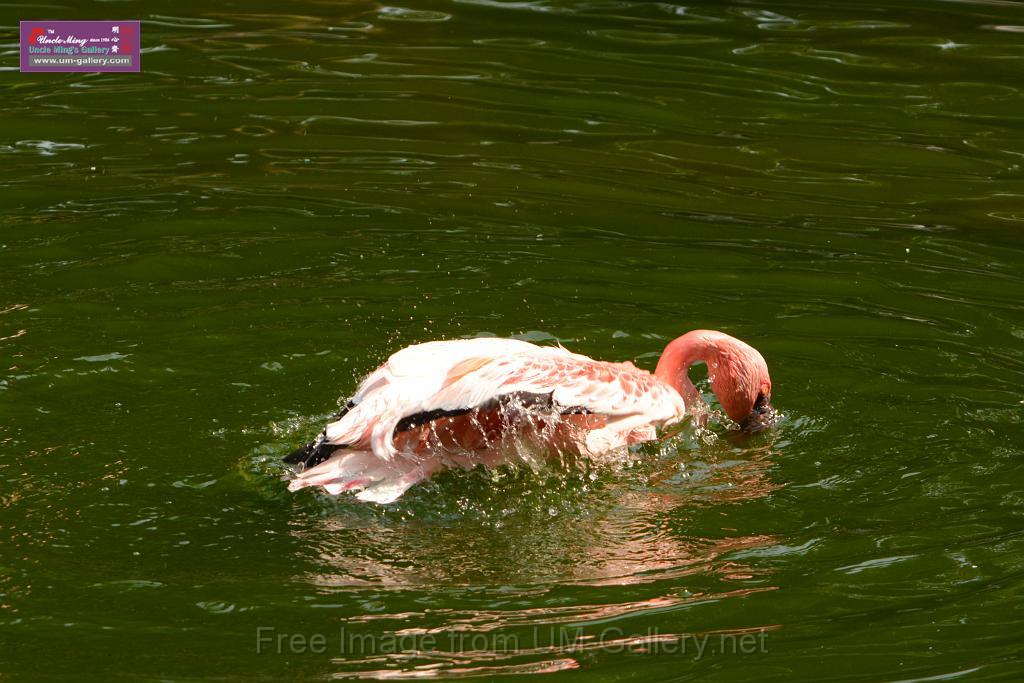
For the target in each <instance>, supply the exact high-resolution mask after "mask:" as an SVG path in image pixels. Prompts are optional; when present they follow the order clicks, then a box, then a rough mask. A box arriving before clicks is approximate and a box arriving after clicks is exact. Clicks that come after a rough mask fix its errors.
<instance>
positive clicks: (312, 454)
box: [284, 432, 344, 470]
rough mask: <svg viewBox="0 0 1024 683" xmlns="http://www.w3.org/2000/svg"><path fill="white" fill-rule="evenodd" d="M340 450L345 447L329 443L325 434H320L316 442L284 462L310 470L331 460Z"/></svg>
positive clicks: (293, 453)
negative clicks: (332, 455)
mask: <svg viewBox="0 0 1024 683" xmlns="http://www.w3.org/2000/svg"><path fill="white" fill-rule="evenodd" d="M339 448H344V446H343V445H338V444H333V443H327V440H326V439H325V438H324V433H323V432H320V435H319V436H317V437H316V439H315V440H313V441H310V442H309V443H307V444H306V445H305V446H303V447H302V448H299V449H297V450H295V451H292V452H291V453H290V454H289V455H287V456H286V457H285V458H284V462H286V463H288V464H289V465H302V467H303V468H304V469H307V470H308V469H309V468H311V467H315V466H316V465H319V464H320V463H322V462H323V461H325V460H327V459H328V458H330V457H331V454H333V453H334V452H335V451H336V450H338V449H339Z"/></svg>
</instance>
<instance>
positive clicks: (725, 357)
mask: <svg viewBox="0 0 1024 683" xmlns="http://www.w3.org/2000/svg"><path fill="white" fill-rule="evenodd" d="M699 361H703V362H704V363H706V364H707V366H708V379H709V380H710V382H711V390H712V391H713V392H714V393H715V397H716V398H717V399H718V402H719V404H721V406H722V409H723V410H725V413H726V414H727V415H728V416H729V418H730V419H732V420H733V421H735V422H736V423H738V424H739V425H740V427H741V428H742V429H743V430H744V431H749V432H756V431H760V430H761V429H764V428H765V427H767V426H769V425H770V424H771V423H772V421H773V418H774V415H775V411H774V409H773V408H772V406H771V403H770V401H771V397H772V380H771V377H770V376H769V375H768V364H767V363H765V361H764V357H762V356H761V354H760V353H759V352H758V351H757V349H755V348H754V347H753V346H751V345H750V344H747V343H746V342H743V341H740V340H739V339H736V338H735V337H731V336H729V335H727V334H725V333H724V332H717V331H714V330H694V331H692V332H687V333H686V334H684V335H683V336H682V337H679V338H678V339H676V340H675V341H673V342H671V343H670V344H669V345H668V347H667V348H666V349H665V353H664V354H662V360H661V361H659V363H658V370H657V371H656V372H655V374H656V375H658V376H659V377H661V378H662V379H665V380H666V381H668V382H669V383H670V384H671V385H672V386H674V387H675V388H676V389H677V390H678V391H679V392H680V393H681V394H682V395H683V398H684V399H685V400H687V401H688V402H691V403H692V402H695V401H699V400H700V394H699V393H698V392H697V390H696V389H695V388H694V386H693V384H692V382H690V379H689V377H688V376H687V373H688V371H689V369H690V366H691V365H692V364H693V363H696V362H699Z"/></svg>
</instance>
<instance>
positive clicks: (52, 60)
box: [21, 20, 141, 71]
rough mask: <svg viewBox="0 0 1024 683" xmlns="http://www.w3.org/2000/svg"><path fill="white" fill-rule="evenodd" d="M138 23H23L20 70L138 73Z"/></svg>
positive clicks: (41, 21) (42, 21)
mask: <svg viewBox="0 0 1024 683" xmlns="http://www.w3.org/2000/svg"><path fill="white" fill-rule="evenodd" d="M140 29H141V25H140V23H139V22H138V21H45V20H40V21H23V22H21V70H22V71H138V70H139V48H140V45H139V38H140V37H141V33H140Z"/></svg>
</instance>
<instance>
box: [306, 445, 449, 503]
mask: <svg viewBox="0 0 1024 683" xmlns="http://www.w3.org/2000/svg"><path fill="white" fill-rule="evenodd" d="M332 448H335V449H337V448H338V447H337V446H333V447H332ZM438 466H439V465H435V464H434V463H433V461H432V460H426V461H422V462H419V461H412V460H407V459H400V460H390V461H389V460H382V459H381V458H380V457H378V456H377V455H375V454H374V453H373V452H372V451H365V450H347V449H341V450H335V452H334V454H333V455H332V456H330V457H329V458H328V459H327V460H325V461H324V462H321V463H320V464H318V465H316V466H314V467H312V468H310V469H307V470H304V471H302V472H300V473H299V474H297V475H296V476H295V478H294V479H292V481H291V482H289V484H288V490H289V491H298V490H299V489H303V488H306V487H308V486H321V487H323V489H324V490H325V491H327V492H328V493H330V494H333V495H337V494H340V493H343V492H345V491H358V492H359V493H357V494H356V497H357V498H359V500H363V501H370V502H375V503H391V502H393V501H395V500H396V499H398V498H399V497H400V496H401V495H402V494H403V493H405V492H406V491H407V490H408V489H409V488H410V487H411V486H413V485H414V484H416V483H417V482H418V481H420V480H422V479H424V478H426V477H429V476H430V475H431V474H433V473H434V471H435V470H436V469H437V467H438Z"/></svg>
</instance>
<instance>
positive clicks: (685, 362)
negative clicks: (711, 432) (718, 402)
mask: <svg viewBox="0 0 1024 683" xmlns="http://www.w3.org/2000/svg"><path fill="white" fill-rule="evenodd" d="M714 353H715V349H714V344H713V343H712V341H711V339H710V338H709V335H708V334H707V331H706V330H694V331H693V332H687V333H686V334H684V335H683V336H682V337H679V338H678V339H675V340H674V341H671V342H669V345H668V346H666V347H665V350H664V351H663V352H662V354H661V358H660V359H659V360H658V367H657V368H656V369H655V370H654V376H655V377H657V378H658V379H660V380H661V381H663V382H665V383H666V384H668V385H669V386H671V387H672V388H673V389H675V390H676V391H678V392H679V394H680V395H681V396H682V397H683V402H684V403H686V408H687V410H688V411H689V412H693V411H696V410H697V407H698V406H703V405H704V399H702V398H701V396H700V392H699V391H697V387H695V386H693V382H691V381H690V377H689V370H690V366H691V365H693V364H694V363H696V362H698V361H703V362H705V363H708V364H709V365H710V362H709V361H710V359H711V357H712V355H713V354H714Z"/></svg>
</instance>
